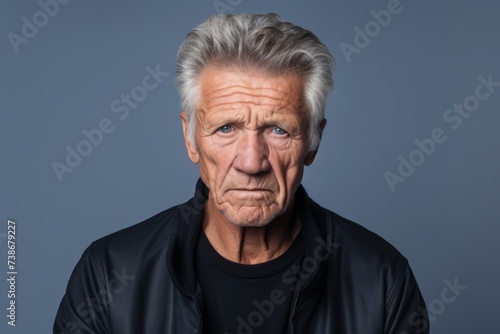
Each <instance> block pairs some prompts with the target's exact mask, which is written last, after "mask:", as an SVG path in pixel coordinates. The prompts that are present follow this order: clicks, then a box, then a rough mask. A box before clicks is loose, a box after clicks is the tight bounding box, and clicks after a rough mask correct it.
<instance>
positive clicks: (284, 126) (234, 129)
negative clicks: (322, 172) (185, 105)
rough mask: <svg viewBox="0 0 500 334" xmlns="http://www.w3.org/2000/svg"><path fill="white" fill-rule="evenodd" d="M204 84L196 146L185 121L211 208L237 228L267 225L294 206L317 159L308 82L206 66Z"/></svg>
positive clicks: (190, 150) (191, 153)
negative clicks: (311, 139)
mask: <svg viewBox="0 0 500 334" xmlns="http://www.w3.org/2000/svg"><path fill="white" fill-rule="evenodd" d="M200 83H201V95H200V103H199V106H198V109H197V111H196V134H195V141H196V145H193V144H192V143H190V142H189V139H188V138H186V126H187V124H186V121H185V115H184V114H183V113H181V117H182V120H183V127H184V137H185V141H186V145H187V148H188V154H189V157H190V159H191V160H192V161H193V162H194V163H199V166H200V175H201V179H202V180H203V182H204V183H205V184H206V185H207V187H208V188H209V190H210V192H209V198H208V202H207V209H208V210H209V212H218V213H221V214H223V215H224V216H225V217H226V218H227V219H228V220H229V221H230V222H232V223H233V224H236V225H240V226H264V225H266V224H268V223H269V222H271V221H272V220H273V219H275V218H277V217H278V216H280V215H282V214H283V213H285V211H286V210H287V209H288V208H289V207H290V204H291V203H292V202H293V198H294V194H295V191H296V190H297V188H298V186H299V184H300V181H301V179H302V174H303V169H304V165H309V164H311V163H312V161H313V159H314V155H315V152H309V140H308V139H309V133H308V129H309V113H308V111H307V110H305V108H304V99H303V95H304V94H303V89H304V88H303V81H302V78H301V77H300V75H298V74H286V75H280V76H268V75H266V74H265V73H262V72H256V73H251V74H249V73H246V72H240V71H236V70H224V69H215V68H207V69H205V70H204V71H203V72H202V74H201V77H200ZM322 125H324V123H322Z"/></svg>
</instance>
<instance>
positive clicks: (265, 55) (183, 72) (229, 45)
mask: <svg viewBox="0 0 500 334" xmlns="http://www.w3.org/2000/svg"><path fill="white" fill-rule="evenodd" d="M208 66H218V67H222V68H234V67H237V68H240V69H248V68H256V69H259V70H263V71H265V72H266V73H269V74H275V75H279V74H285V73H288V72H295V73H298V74H300V75H301V76H302V77H303V79H304V99H305V103H306V108H307V109H308V111H309V112H310V122H309V123H310V124H309V126H310V128H309V147H310V149H311V150H314V149H316V148H317V146H318V145H319V141H320V132H319V131H318V127H319V125H320V123H321V121H322V120H323V119H324V116H325V108H326V100H327V97H328V94H329V93H330V91H331V90H332V89H333V71H334V69H335V60H334V58H333V56H332V55H331V54H330V52H329V51H328V48H327V47H326V46H325V45H324V44H323V43H321V42H320V40H319V39H318V38H317V37H316V35H314V34H313V33H312V32H310V31H309V30H306V29H303V28H301V27H299V26H297V25H294V24H292V23H290V22H285V21H283V20H282V19H281V18H280V17H279V16H278V15H276V14H265V15H263V14H256V15H249V14H242V15H233V14H224V15H215V16H211V17H209V18H208V19H207V20H206V21H205V22H203V23H202V24H200V25H199V26H197V27H196V28H194V29H193V30H192V31H191V32H189V34H188V35H187V37H186V39H185V40H184V42H183V43H182V45H181V46H180V48H179V52H178V54H177V68H176V71H177V82H178V86H179V92H180V95H181V106H182V108H183V110H184V112H185V113H186V121H187V136H188V139H189V140H190V141H191V143H192V144H193V145H195V140H194V138H195V125H196V121H195V119H196V118H195V117H194V114H195V111H196V109H197V108H198V103H199V98H200V91H201V89H200V84H199V77H200V74H201V72H202V71H203V69H205V68H206V67H208Z"/></svg>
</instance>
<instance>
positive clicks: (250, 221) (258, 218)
mask: <svg viewBox="0 0 500 334" xmlns="http://www.w3.org/2000/svg"><path fill="white" fill-rule="evenodd" d="M254 210H255V209H254ZM279 216H280V214H279V213H272V214H268V215H265V216H263V215H260V214H256V215H255V217H249V216H248V215H245V214H243V215H242V214H236V215H234V214H228V213H226V212H224V217H226V219H227V220H228V221H229V222H230V223H232V224H234V225H236V226H240V227H264V226H266V225H268V224H269V223H271V222H272V221H273V220H274V219H276V218H277V217H279Z"/></svg>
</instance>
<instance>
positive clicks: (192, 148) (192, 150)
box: [180, 111, 200, 164]
mask: <svg viewBox="0 0 500 334" xmlns="http://www.w3.org/2000/svg"><path fill="white" fill-rule="evenodd" d="M180 116H181V119H182V133H183V134H184V143H185V144H186V149H187V154H188V156H189V159H191V161H192V162H193V163H194V164H197V163H198V161H200V156H199V155H198V150H197V149H196V145H195V143H191V140H190V139H189V135H188V131H187V128H188V126H187V124H188V123H187V120H186V113H185V112H184V111H181V113H180Z"/></svg>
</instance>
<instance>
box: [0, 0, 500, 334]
mask: <svg viewBox="0 0 500 334" xmlns="http://www.w3.org/2000/svg"><path fill="white" fill-rule="evenodd" d="M245 12H247V13H267V12H275V13H277V14H279V15H280V16H282V17H283V18H284V19H285V20H287V21H291V22H293V23H296V24H298V25H301V26H303V27H305V28H307V29H309V30H311V31H313V32H314V33H316V34H317V35H318V36H319V38H320V39H321V40H322V41H323V42H324V43H325V44H326V45H327V46H328V48H329V49H330V50H331V51H332V53H333V54H334V56H335V58H336V62H337V69H336V72H335V90H334V93H333V94H332V95H331V96H330V98H329V101H328V106H327V119H328V124H327V126H326V128H325V131H324V134H323V139H322V142H321V146H320V149H319V153H318V156H317V159H316V161H315V162H314V164H313V165H312V166H310V167H307V168H306V170H305V176H304V179H303V185H304V187H305V188H306V190H307V191H308V193H309V195H310V196H311V197H312V198H313V199H315V200H316V201H317V202H319V203H320V204H321V205H322V206H325V207H327V208H329V209H331V210H333V211H335V212H337V213H338V214H340V215H342V216H344V217H346V218H349V219H351V220H353V221H356V222H357V223H359V224H361V225H363V226H365V227H366V228H368V229H370V230H372V231H374V232H376V233H377V234H379V235H380V236H382V237H383V238H385V239H386V240H387V241H389V242H390V243H391V244H393V245H394V246H395V247H396V248H398V250H400V251H401V253H403V255H404V256H406V257H407V258H408V260H409V262H410V265H411V266H412V269H413V271H414V273H415V276H416V278H417V280H418V282H419V285H420V288H421V290H422V294H423V296H424V298H425V300H426V303H427V305H428V308H429V315H430V325H431V329H432V331H431V332H432V333H436V334H439V333H445V334H447V333H493V332H495V331H498V315H499V314H500V306H499V305H500V303H499V299H500V292H499V291H500V289H499V288H498V283H499V282H500V258H499V254H500V243H499V236H500V176H499V171H500V156H499V153H500V152H499V151H500V150H499V148H500V136H499V135H498V133H499V131H498V127H499V124H500V65H499V59H500V43H499V42H498V41H499V34H500V20H499V18H498V16H499V13H500V5H499V4H498V2H496V1H493V0H491V1H490V0H479V1H466V0H442V1H423V0H413V1H412V0H376V1H369V0H356V1H306V0H292V1H277V0H276V1H264V0H216V1H212V0H205V1H183V2H181V1H153V0H150V1H118V0H113V1H97V0H91V1H76V0H73V1H69V0H64V1H63V0H40V1H35V0H25V1H4V2H2V4H1V5H0V35H2V37H1V38H2V40H1V43H0V59H1V61H0V70H1V72H0V80H1V81H0V82H1V87H0V94H1V99H0V103H1V111H0V113H1V114H0V135H1V139H0V150H1V151H0V153H1V154H0V157H1V164H0V173H1V174H0V175H1V179H0V186H1V188H0V189H1V191H0V249H1V253H0V254H1V259H0V270H1V273H2V274H1V277H2V279H1V285H0V305H1V313H2V314H1V317H0V319H1V321H0V332H2V333H43V334H47V333H51V332H52V324H53V320H54V316H55V314H56V311H57V307H58V305H59V302H60V300H61V298H62V296H63V294H64V291H65V287H66V283H67V281H68V278H69V275H70V274H71V271H72V270H73V268H74V266H75V264H76V262H77V261H78V259H79V258H80V256H81V254H82V252H83V250H84V249H85V248H86V247H87V246H88V245H89V244H90V243H91V242H92V241H94V240H96V239H98V238H100V237H102V236H104V235H106V234H109V233H111V232H114V231H117V230H120V229H122V228H125V227H128V226H131V225H133V224H136V223H139V222H140V221H142V220H144V219H146V218H148V217H150V216H152V215H154V214H156V213H158V212H160V211H163V210H165V209H166V208H169V207H171V206H173V205H176V204H179V203H182V202H184V201H186V200H187V199H188V198H190V197H191V196H192V195H193V191H194V186H195V183H196V180H197V178H198V175H199V173H198V170H197V166H196V165H193V164H192V163H191V162H190V161H189V159H188V157H187V154H186V151H185V147H184V143H183V139H182V129H181V120H180V117H179V112H180V101H179V96H178V93H177V90H176V86H175V58H176V52H177V49H178V46H179V45H180V43H181V42H182V40H183V39H184V37H185V36H186V34H187V33H188V31H189V30H190V29H192V28H193V27H195V26H196V25H198V24H199V23H201V22H202V21H203V20H205V19H206V18H207V17H208V16H209V15H214V14H219V13H245ZM110 302H111V301H110ZM89 303H90V302H89Z"/></svg>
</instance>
